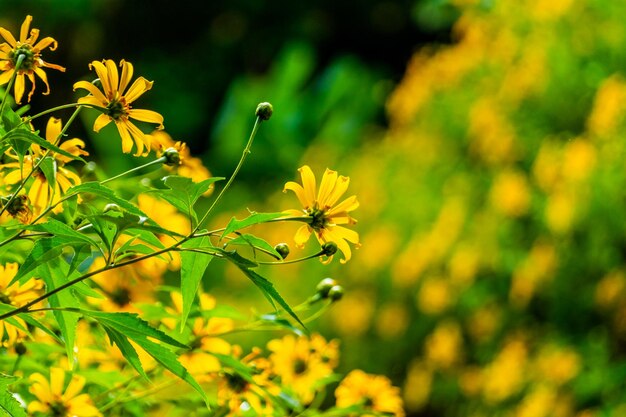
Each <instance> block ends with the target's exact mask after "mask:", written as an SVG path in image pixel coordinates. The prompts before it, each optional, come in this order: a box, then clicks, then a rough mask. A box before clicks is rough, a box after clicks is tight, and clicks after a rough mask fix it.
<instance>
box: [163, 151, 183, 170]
mask: <svg viewBox="0 0 626 417" xmlns="http://www.w3.org/2000/svg"><path fill="white" fill-rule="evenodd" d="M163 156H164V157H165V162H163V163H164V164H165V165H168V166H171V167H173V166H177V165H180V153H178V150H177V149H176V148H167V149H166V150H164V151H163Z"/></svg>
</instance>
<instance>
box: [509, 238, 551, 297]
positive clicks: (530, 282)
mask: <svg viewBox="0 0 626 417" xmlns="http://www.w3.org/2000/svg"><path fill="white" fill-rule="evenodd" d="M556 266H557V257H556V252H555V249H554V246H553V245H552V244H550V243H546V242H543V241H538V242H535V244H534V245H533V247H532V248H531V250H530V253H529V254H528V256H527V257H526V259H524V260H523V261H522V262H521V263H520V265H519V266H518V267H517V268H516V269H515V271H514V272H513V277H512V283H511V290H510V294H509V296H510V298H511V302H512V303H513V304H514V305H515V306H517V307H524V306H526V304H527V303H528V302H529V301H530V299H531V298H532V296H533V294H534V293H535V291H536V289H537V287H538V286H539V285H541V284H542V283H543V282H544V281H546V280H548V279H550V277H551V274H552V272H553V271H554V269H555V268H556Z"/></svg>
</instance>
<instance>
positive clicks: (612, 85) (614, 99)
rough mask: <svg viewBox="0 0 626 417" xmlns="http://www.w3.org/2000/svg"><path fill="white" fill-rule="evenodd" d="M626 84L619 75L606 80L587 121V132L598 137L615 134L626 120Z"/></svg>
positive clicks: (599, 89)
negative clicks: (625, 114)
mask: <svg viewBox="0 0 626 417" xmlns="http://www.w3.org/2000/svg"><path fill="white" fill-rule="evenodd" d="M625 109H626V83H625V82H624V81H623V80H622V78H621V77H620V76H618V75H614V76H612V77H609V78H606V79H605V80H604V81H603V82H602V84H601V85H600V87H599V88H598V91H597V92H596V97H595V100H594V103H593V109H592V110H591V113H590V114H589V117H588V119H587V130H588V131H589V133H590V134H592V135H594V136H598V137H603V136H608V135H610V134H612V133H614V132H615V130H616V129H617V128H618V126H619V125H620V124H621V122H622V121H623V120H624V110H625Z"/></svg>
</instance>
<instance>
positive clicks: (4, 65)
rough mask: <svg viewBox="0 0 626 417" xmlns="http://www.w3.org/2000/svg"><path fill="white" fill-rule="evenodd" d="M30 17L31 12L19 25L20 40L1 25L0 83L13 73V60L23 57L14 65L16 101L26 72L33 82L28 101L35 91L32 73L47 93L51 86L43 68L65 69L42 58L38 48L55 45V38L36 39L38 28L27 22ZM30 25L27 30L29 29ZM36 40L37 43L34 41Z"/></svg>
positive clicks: (41, 49)
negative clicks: (31, 26) (44, 85)
mask: <svg viewBox="0 0 626 417" xmlns="http://www.w3.org/2000/svg"><path fill="white" fill-rule="evenodd" d="M32 20H33V17H32V16H30V15H29V16H26V19H24V23H22V28H21V30H20V40H19V41H18V40H16V39H15V37H13V35H12V34H11V32H9V31H8V30H6V29H5V28H2V27H0V36H2V37H3V38H4V42H3V43H2V44H0V71H1V72H2V73H1V74H0V85H4V84H6V83H8V82H9V80H11V77H13V74H14V73H15V71H16V68H15V67H16V64H17V60H18V57H19V56H20V55H23V56H24V60H23V61H22V63H21V64H20V67H19V68H17V77H16V78H15V101H16V102H17V103H18V104H19V103H21V101H22V96H23V95H24V88H25V84H26V81H25V76H26V77H28V79H29V80H30V83H31V84H32V85H33V86H32V88H31V89H30V92H29V93H28V101H30V99H31V97H32V96H33V93H34V92H35V74H37V76H38V77H39V78H41V80H42V81H43V82H44V84H46V92H45V93H43V94H49V93H50V86H49V85H48V77H47V76H46V73H45V72H44V70H43V69H42V68H52V69H55V70H59V71H63V72H65V68H63V67H61V66H59V65H55V64H49V63H47V62H46V61H44V60H43V59H41V51H43V50H44V49H46V48H50V50H51V51H54V50H55V49H57V45H58V44H57V41H56V40H54V38H51V37H46V38H43V39H42V40H40V41H39V42H37V39H38V38H39V29H30V22H31V21H32ZM29 29H30V31H29ZM35 42H37V43H35Z"/></svg>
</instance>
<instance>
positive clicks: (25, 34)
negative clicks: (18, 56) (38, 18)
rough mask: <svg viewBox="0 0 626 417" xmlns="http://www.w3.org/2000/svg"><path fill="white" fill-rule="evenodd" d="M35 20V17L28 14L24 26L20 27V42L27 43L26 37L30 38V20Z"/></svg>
mask: <svg viewBox="0 0 626 417" xmlns="http://www.w3.org/2000/svg"><path fill="white" fill-rule="evenodd" d="M32 21H33V17H32V16H31V15H28V16H26V19H24V23H22V27H21V29H20V42H21V43H26V39H27V38H28V29H30V22H32Z"/></svg>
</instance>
